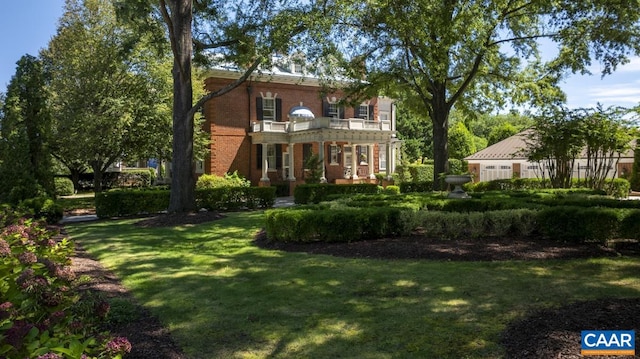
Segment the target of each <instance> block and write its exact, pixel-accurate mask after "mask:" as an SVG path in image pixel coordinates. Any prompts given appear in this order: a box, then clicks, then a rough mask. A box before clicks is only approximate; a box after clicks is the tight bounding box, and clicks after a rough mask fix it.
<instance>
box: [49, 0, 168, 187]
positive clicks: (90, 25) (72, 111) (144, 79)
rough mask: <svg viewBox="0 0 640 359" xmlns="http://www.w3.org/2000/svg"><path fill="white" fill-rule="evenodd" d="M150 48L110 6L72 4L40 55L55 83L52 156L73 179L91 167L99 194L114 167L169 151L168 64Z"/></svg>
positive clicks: (96, 1) (92, 1)
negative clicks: (105, 178) (62, 164)
mask: <svg viewBox="0 0 640 359" xmlns="http://www.w3.org/2000/svg"><path fill="white" fill-rule="evenodd" d="M150 48H152V47H151V46H150V41H148V39H147V38H145V37H144V36H140V35H139V34H137V33H136V32H134V31H132V29H131V28H126V27H123V26H121V25H120V24H118V23H117V21H116V17H115V11H114V8H113V5H112V2H111V1H110V0H67V2H66V6H65V12H64V15H63V17H62V18H61V21H60V26H59V28H58V32H57V34H56V35H55V36H54V38H53V39H52V40H51V42H50V43H49V47H48V48H47V49H46V50H44V51H43V52H42V57H43V59H44V62H45V64H46V69H47V71H48V73H49V74H50V76H51V78H50V81H49V87H50V93H51V98H50V104H51V107H50V108H51V113H52V115H53V118H54V121H53V129H52V131H53V133H52V140H51V148H52V151H53V154H54V155H55V156H56V158H58V159H59V160H60V161H61V162H62V163H64V164H65V165H66V166H67V167H68V168H69V169H70V170H71V172H72V174H74V173H77V172H78V171H82V170H83V166H85V165H87V164H88V165H89V166H90V167H91V168H92V169H93V172H94V186H95V189H96V191H100V189H101V186H102V180H101V179H102V173H104V172H105V171H106V170H107V168H108V167H109V166H110V165H112V164H113V163H114V162H116V161H119V160H126V159H138V158H144V157H147V158H149V157H157V156H163V154H166V153H167V152H168V151H167V150H166V149H164V147H166V146H168V145H169V143H170V141H169V140H170V138H169V137H168V136H167V135H166V134H167V132H168V128H169V119H170V113H169V103H170V97H169V96H170V90H171V88H170V86H168V84H169V83H168V71H167V68H166V66H165V67H164V68H163V62H164V63H166V62H167V60H168V58H167V57H166V56H165V55H163V54H162V53H160V54H158V53H155V52H153V51H151V50H150ZM160 159H162V158H160Z"/></svg>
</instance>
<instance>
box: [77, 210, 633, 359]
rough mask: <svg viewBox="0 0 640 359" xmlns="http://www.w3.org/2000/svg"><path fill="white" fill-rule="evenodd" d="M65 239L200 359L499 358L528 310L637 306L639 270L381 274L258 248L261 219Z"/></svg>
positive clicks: (125, 223) (452, 266) (527, 265)
mask: <svg viewBox="0 0 640 359" xmlns="http://www.w3.org/2000/svg"><path fill="white" fill-rule="evenodd" d="M134 222H135V220H118V221H100V222H92V223H82V224H74V225H70V226H68V227H67V230H68V232H69V234H70V236H71V237H72V238H73V239H75V240H77V241H79V242H80V243H81V244H82V245H83V246H84V247H85V248H86V249H87V250H88V251H89V252H90V253H91V254H93V255H94V256H96V257H97V258H98V259H99V260H100V261H101V262H102V263H103V264H104V265H106V266H107V267H108V268H110V269H112V270H114V271H115V272H116V273H117V274H118V275H119V276H120V278H122V280H123V283H124V284H125V286H126V287H128V288H129V289H130V290H131V291H132V292H133V294H134V296H135V297H136V298H137V299H138V300H139V301H140V302H141V303H142V304H143V305H144V306H146V307H147V308H149V309H150V310H151V311H152V313H154V314H155V315H157V316H158V317H159V318H160V320H161V321H162V322H163V323H164V325H166V326H167V327H168V328H169V329H170V330H171V332H172V334H173V335H174V337H175V338H176V341H177V342H178V344H179V345H180V346H181V347H182V348H183V350H184V351H185V352H186V353H187V354H188V355H189V357H190V358H376V359H377V358H499V357H501V356H502V355H503V354H504V352H503V349H502V348H501V346H500V344H499V340H500V339H499V338H500V332H501V331H502V330H503V329H504V328H505V326H506V325H507V324H508V323H509V322H510V321H511V320H513V319H516V318H519V317H521V316H523V315H525V314H526V313H527V312H528V311H529V310H532V309H536V308H541V307H549V306H558V305H561V304H565V303H567V302H571V301H575V300H584V299H595V298H602V297H637V296H639V295H640V278H639V277H638V273H640V259H638V258H614V259H611V258H609V259H581V260H564V261H561V260H553V261H506V262H432V261H384V260H363V259H346V258H336V257H331V256H324V255H308V254H304V253H285V252H278V251H270V250H264V249H260V248H257V247H255V246H253V245H252V243H251V241H252V238H253V236H254V235H255V234H256V232H257V231H258V230H259V229H260V228H261V227H262V226H263V223H264V220H263V213H262V212H243V213H232V214H229V215H228V217H227V218H225V219H223V220H220V221H216V222H211V223H207V224H202V225H196V226H183V227H175V228H147V229H144V228H138V227H136V226H134V225H133V223H134Z"/></svg>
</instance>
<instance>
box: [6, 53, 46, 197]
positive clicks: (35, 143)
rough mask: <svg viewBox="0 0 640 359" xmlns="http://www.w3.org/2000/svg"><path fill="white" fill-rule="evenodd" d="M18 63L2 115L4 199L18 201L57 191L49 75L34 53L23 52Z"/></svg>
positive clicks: (8, 89)
mask: <svg viewBox="0 0 640 359" xmlns="http://www.w3.org/2000/svg"><path fill="white" fill-rule="evenodd" d="M17 65H18V66H17V68H16V74H15V75H14V76H13V77H12V79H11V82H10V83H9V86H8V88H7V94H6V98H5V100H4V101H3V106H2V111H1V114H2V116H1V117H0V200H9V201H10V202H14V203H17V202H19V201H21V200H24V199H27V198H32V197H36V196H39V195H48V196H54V195H55V193H54V186H53V175H52V173H51V157H50V156H51V155H50V153H49V148H48V145H49V139H50V136H51V133H50V131H51V118H50V115H49V113H48V111H47V103H46V102H47V91H46V88H45V83H46V75H45V72H44V70H43V66H42V62H41V61H40V60H39V59H37V58H36V57H34V56H31V55H25V56H23V57H22V58H20V60H19V61H18V63H17Z"/></svg>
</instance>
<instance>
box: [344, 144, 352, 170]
mask: <svg viewBox="0 0 640 359" xmlns="http://www.w3.org/2000/svg"><path fill="white" fill-rule="evenodd" d="M352 148H353V147H351V146H344V147H343V151H342V153H343V155H344V164H345V166H347V167H351V159H352V157H351V150H352Z"/></svg>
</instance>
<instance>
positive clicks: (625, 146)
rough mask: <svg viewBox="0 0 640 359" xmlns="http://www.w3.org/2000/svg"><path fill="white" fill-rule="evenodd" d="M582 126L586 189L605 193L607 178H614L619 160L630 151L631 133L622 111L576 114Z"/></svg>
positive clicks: (584, 111) (615, 109) (592, 109)
mask: <svg viewBox="0 0 640 359" xmlns="http://www.w3.org/2000/svg"><path fill="white" fill-rule="evenodd" d="M575 112H576V116H577V117H578V120H579V121H580V122H581V124H582V126H581V132H582V138H583V140H584V152H585V154H586V157H587V165H586V171H585V184H586V185H587V186H588V187H589V188H594V189H604V186H605V180H606V178H607V176H608V175H610V174H612V175H613V177H615V176H616V173H617V168H618V162H619V161H620V156H621V155H622V153H624V152H625V151H627V150H629V149H630V148H631V140H632V138H633V133H632V131H631V124H630V123H629V122H628V121H627V120H625V118H624V114H625V112H626V111H624V110H623V109H621V108H614V107H609V108H607V109H605V108H603V107H602V105H600V104H598V105H597V106H596V108H591V109H578V110H575Z"/></svg>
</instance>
